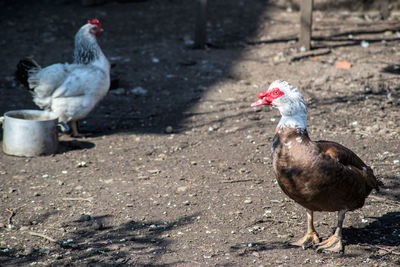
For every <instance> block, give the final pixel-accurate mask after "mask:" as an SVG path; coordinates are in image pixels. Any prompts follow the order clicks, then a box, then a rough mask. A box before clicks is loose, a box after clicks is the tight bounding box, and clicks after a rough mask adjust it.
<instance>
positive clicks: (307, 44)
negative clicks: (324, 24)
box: [299, 0, 313, 50]
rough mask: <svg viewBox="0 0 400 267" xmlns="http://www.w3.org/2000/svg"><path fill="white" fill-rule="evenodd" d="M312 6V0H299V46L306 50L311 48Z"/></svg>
mask: <svg viewBox="0 0 400 267" xmlns="http://www.w3.org/2000/svg"><path fill="white" fill-rule="evenodd" d="M312 8H313V0H301V2H300V37H299V46H300V47H304V48H305V49H306V50H310V49H311V27H312Z"/></svg>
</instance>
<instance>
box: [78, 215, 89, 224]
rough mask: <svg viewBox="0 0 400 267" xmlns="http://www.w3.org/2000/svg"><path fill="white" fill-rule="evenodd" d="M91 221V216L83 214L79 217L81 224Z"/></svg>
mask: <svg viewBox="0 0 400 267" xmlns="http://www.w3.org/2000/svg"><path fill="white" fill-rule="evenodd" d="M91 219H92V217H90V215H88V214H82V215H81V217H79V221H80V222H87V221H90V220H91Z"/></svg>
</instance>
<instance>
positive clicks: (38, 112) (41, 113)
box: [4, 109, 58, 121]
mask: <svg viewBox="0 0 400 267" xmlns="http://www.w3.org/2000/svg"><path fill="white" fill-rule="evenodd" d="M25 114H26V115H32V116H38V117H39V118H40V117H41V116H43V117H46V118H45V119H25V118H18V117H14V116H15V115H25ZM13 115H14V116H13ZM4 118H9V119H13V120H21V121H54V120H58V116H57V115H56V114H55V113H54V112H51V111H47V110H37V109H18V110H9V111H7V112H5V113H4Z"/></svg>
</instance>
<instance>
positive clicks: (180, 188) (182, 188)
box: [176, 186, 188, 192]
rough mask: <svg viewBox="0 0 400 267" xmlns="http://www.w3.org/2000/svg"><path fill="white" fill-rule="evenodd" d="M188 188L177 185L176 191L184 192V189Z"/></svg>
mask: <svg viewBox="0 0 400 267" xmlns="http://www.w3.org/2000/svg"><path fill="white" fill-rule="evenodd" d="M187 189H188V187H187V186H179V187H178V188H177V189H176V191H177V192H186V190H187Z"/></svg>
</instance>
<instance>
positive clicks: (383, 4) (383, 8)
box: [379, 0, 390, 19]
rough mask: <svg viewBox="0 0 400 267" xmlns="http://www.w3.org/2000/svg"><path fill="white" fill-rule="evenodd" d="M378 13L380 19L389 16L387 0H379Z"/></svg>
mask: <svg viewBox="0 0 400 267" xmlns="http://www.w3.org/2000/svg"><path fill="white" fill-rule="evenodd" d="M379 13H381V17H382V19H388V18H389V16H390V10H389V0H380V6H379Z"/></svg>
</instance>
